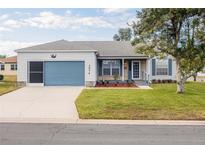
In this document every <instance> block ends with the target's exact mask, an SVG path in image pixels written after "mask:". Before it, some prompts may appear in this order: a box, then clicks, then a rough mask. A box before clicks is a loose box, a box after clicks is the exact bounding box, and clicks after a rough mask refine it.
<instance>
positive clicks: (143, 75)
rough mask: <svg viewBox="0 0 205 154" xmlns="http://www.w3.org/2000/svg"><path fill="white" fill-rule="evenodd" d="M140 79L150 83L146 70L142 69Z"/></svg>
mask: <svg viewBox="0 0 205 154" xmlns="http://www.w3.org/2000/svg"><path fill="white" fill-rule="evenodd" d="M141 74H142V80H143V81H145V82H146V83H147V84H149V83H150V77H149V74H148V73H147V72H144V71H142V73H141Z"/></svg>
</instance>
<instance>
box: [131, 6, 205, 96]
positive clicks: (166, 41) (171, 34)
mask: <svg viewBox="0 0 205 154" xmlns="http://www.w3.org/2000/svg"><path fill="white" fill-rule="evenodd" d="M204 15H205V9H142V10H141V11H139V12H137V18H138V21H137V22H133V24H132V28H133V30H134V40H133V42H132V44H133V45H134V46H135V47H136V49H137V51H140V52H141V53H145V54H147V55H152V56H160V57H163V56H166V55H171V56H173V57H174V58H175V59H176V72H177V93H183V92H184V84H185V82H186V80H187V79H188V78H189V77H191V76H193V75H195V74H196V73H197V72H199V71H201V70H202V69H203V67H204V66H205V35H204V34H205V18H204Z"/></svg>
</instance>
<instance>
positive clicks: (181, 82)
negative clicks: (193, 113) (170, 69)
mask: <svg viewBox="0 0 205 154" xmlns="http://www.w3.org/2000/svg"><path fill="white" fill-rule="evenodd" d="M176 69H177V70H176V71H177V76H176V77H177V93H180V94H182V93H184V83H185V82H184V80H183V79H182V74H181V70H180V63H179V59H176Z"/></svg>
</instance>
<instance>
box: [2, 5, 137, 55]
mask: <svg viewBox="0 0 205 154" xmlns="http://www.w3.org/2000/svg"><path fill="white" fill-rule="evenodd" d="M136 10H137V9H0V22H1V24H0V54H7V55H13V54H15V53H14V52H13V50H15V49H18V48H21V47H26V46H30V45H34V44H39V43H45V42H49V41H56V40H60V39H65V40H74V41H77V40H112V36H113V35H114V34H115V33H117V31H118V29H119V28H121V27H127V24H126V23H127V22H130V21H133V20H135V17H136Z"/></svg>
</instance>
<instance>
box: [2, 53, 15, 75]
mask: <svg viewBox="0 0 205 154" xmlns="http://www.w3.org/2000/svg"><path fill="white" fill-rule="evenodd" d="M16 60H17V57H16V56H13V57H8V58H0V74H2V75H16V74H17V61H16Z"/></svg>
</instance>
